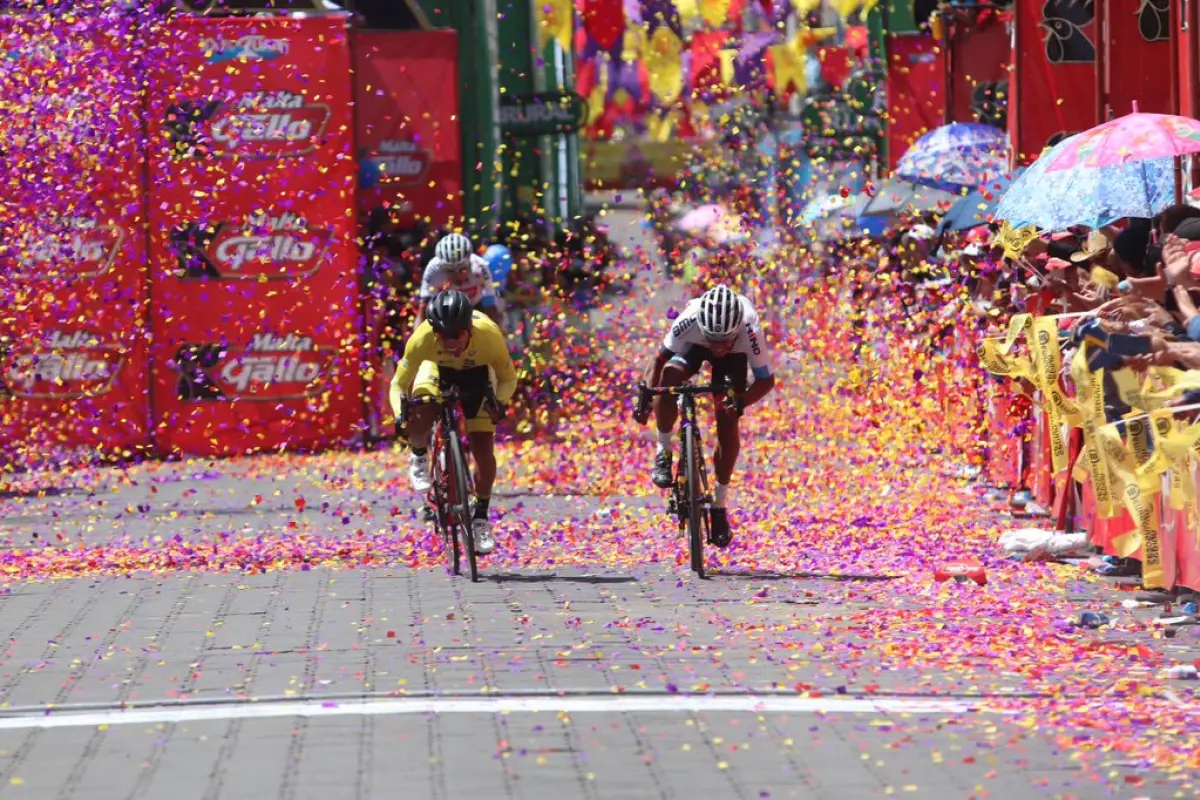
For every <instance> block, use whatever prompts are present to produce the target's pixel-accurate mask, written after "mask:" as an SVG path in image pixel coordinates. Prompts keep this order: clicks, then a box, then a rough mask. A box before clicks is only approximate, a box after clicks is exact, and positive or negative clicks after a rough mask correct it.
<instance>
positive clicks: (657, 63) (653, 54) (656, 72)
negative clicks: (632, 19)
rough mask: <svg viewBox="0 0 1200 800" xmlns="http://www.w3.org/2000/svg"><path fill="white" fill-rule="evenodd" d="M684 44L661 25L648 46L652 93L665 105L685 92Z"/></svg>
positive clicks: (648, 65) (648, 68)
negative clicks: (682, 57)
mask: <svg viewBox="0 0 1200 800" xmlns="http://www.w3.org/2000/svg"><path fill="white" fill-rule="evenodd" d="M682 52H683V43H682V42H680V41H679V37H678V36H676V35H675V32H674V31H672V30H671V29H670V28H668V27H667V26H666V25H659V26H658V27H657V28H655V29H654V33H652V34H651V35H650V41H649V42H647V44H646V55H645V61H646V70H647V71H648V72H649V73H650V91H652V92H653V93H654V96H655V97H656V98H658V101H659V102H660V103H662V104H663V105H669V104H671V103H674V102H675V101H676V100H677V99H679V94H680V93H681V92H682V91H683V61H682V59H681V54H682Z"/></svg>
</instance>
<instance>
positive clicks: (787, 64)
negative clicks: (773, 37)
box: [767, 38, 808, 94]
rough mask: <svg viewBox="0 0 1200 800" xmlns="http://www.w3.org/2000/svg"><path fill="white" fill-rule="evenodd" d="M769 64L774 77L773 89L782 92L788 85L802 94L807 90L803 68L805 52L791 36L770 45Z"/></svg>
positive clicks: (806, 78) (806, 80)
mask: <svg viewBox="0 0 1200 800" xmlns="http://www.w3.org/2000/svg"><path fill="white" fill-rule="evenodd" d="M767 49H768V50H770V52H771V66H772V71H773V73H774V78H775V91H776V92H783V91H785V90H786V89H787V88H788V87H789V86H792V87H794V88H795V89H796V91H797V92H799V93H801V94H803V93H804V92H806V91H808V77H807V75H806V72H807V70H806V69H805V54H804V53H803V52H802V51H801V50H800V48H798V47H796V40H795V38H793V39H792V40H791V41H789V42H785V43H783V44H776V45H771V47H769V48H767Z"/></svg>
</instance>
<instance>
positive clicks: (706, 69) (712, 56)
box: [688, 31, 729, 89]
mask: <svg viewBox="0 0 1200 800" xmlns="http://www.w3.org/2000/svg"><path fill="white" fill-rule="evenodd" d="M728 39H729V32H728V31H701V32H698V33H693V34H692V47H691V50H692V63H691V75H690V76H688V77H689V84H690V85H691V87H692V88H693V89H699V88H703V87H708V86H719V85H720V83H721V57H720V52H721V48H722V47H724V46H725V42H726V41H727V40H728Z"/></svg>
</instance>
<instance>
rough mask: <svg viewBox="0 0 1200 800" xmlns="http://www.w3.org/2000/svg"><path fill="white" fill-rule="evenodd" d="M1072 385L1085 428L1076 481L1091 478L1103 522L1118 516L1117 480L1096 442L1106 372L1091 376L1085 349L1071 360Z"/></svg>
mask: <svg viewBox="0 0 1200 800" xmlns="http://www.w3.org/2000/svg"><path fill="white" fill-rule="evenodd" d="M1071 381H1072V382H1073V383H1074V384H1075V386H1076V387H1077V390H1078V392H1079V415H1080V417H1081V419H1082V422H1083V424H1082V428H1083V454H1082V457H1081V458H1080V459H1079V460H1077V461H1076V462H1075V466H1076V476H1075V477H1076V480H1079V481H1082V480H1083V478H1084V477H1086V476H1088V475H1090V476H1091V481H1092V494H1093V495H1094V496H1095V498H1096V513H1097V514H1098V515H1099V516H1100V518H1101V519H1112V518H1113V517H1115V516H1117V508H1118V506H1117V501H1116V498H1115V497H1114V487H1113V479H1112V476H1111V474H1110V470H1109V466H1108V462H1107V461H1106V460H1105V458H1104V450H1103V448H1101V446H1100V442H1099V441H1097V439H1096V428H1097V426H1099V425H1103V424H1104V370H1102V369H1098V370H1096V371H1095V372H1089V371H1088V368H1087V355H1086V354H1085V353H1084V348H1082V347H1081V348H1079V349H1078V350H1076V351H1075V357H1074V358H1072V359H1071Z"/></svg>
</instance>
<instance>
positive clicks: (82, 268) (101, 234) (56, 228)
mask: <svg viewBox="0 0 1200 800" xmlns="http://www.w3.org/2000/svg"><path fill="white" fill-rule="evenodd" d="M124 242H125V231H124V230H123V229H122V228H121V227H120V226H119V225H113V224H108V223H100V222H97V220H96V219H94V218H92V217H85V216H79V217H63V218H58V219H54V220H51V221H50V222H49V224H47V225H45V226H44V227H40V228H37V229H35V230H31V231H30V232H29V234H28V235H27V236H25V237H24V241H22V242H19V243H17V247H18V248H19V250H18V252H17V253H16V259H15V260H16V264H17V272H18V273H19V274H21V275H27V276H31V277H73V278H95V277H98V276H100V275H103V274H104V273H106V272H108V270H109V269H111V268H112V265H113V261H114V260H116V257H117V253H119V252H120V251H121V245H122V244H123V243H124Z"/></svg>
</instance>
